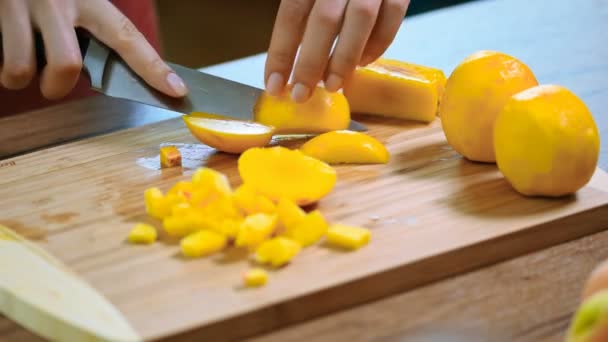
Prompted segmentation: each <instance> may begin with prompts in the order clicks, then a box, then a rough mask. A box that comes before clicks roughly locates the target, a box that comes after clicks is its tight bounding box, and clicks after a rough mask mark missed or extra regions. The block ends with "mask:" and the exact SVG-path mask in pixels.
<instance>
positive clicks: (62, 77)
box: [30, 1, 82, 99]
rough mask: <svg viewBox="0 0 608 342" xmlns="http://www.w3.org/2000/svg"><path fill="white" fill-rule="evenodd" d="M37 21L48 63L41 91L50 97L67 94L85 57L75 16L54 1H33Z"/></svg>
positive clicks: (43, 74) (32, 8) (33, 10)
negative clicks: (81, 51)
mask: <svg viewBox="0 0 608 342" xmlns="http://www.w3.org/2000/svg"><path fill="white" fill-rule="evenodd" d="M30 4H31V6H32V7H31V14H32V19H33V21H34V24H35V25H36V26H37V27H38V29H39V30H40V31H41V32H42V39H43V41H44V46H45V53H46V55H45V57H46V61H47V64H46V66H45V67H44V70H43V71H42V74H41V77H40V90H41V92H42V95H43V96H44V97H46V98H48V99H59V98H62V97H64V96H66V95H67V94H68V93H69V92H70V91H71V90H72V89H73V88H74V86H75V85H76V82H77V81H78V76H79V75H80V71H81V70H82V56H81V54H80V48H79V46H78V40H77V39H76V33H75V31H74V26H73V25H72V22H73V21H72V19H69V18H68V17H67V15H68V14H69V12H67V11H66V10H65V8H60V6H58V2H55V1H32V2H30Z"/></svg>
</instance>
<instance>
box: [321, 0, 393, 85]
mask: <svg viewBox="0 0 608 342" xmlns="http://www.w3.org/2000/svg"><path fill="white" fill-rule="evenodd" d="M380 3H381V2H380V1H377V0H350V1H349V3H348V8H347V10H346V17H345V20H344V24H343V26H342V31H341V32H340V38H339V40H338V43H337V45H336V48H335V49H334V52H333V55H332V57H331V60H330V64H329V68H328V70H327V78H326V80H325V87H326V88H327V90H329V91H332V92H335V91H338V90H339V89H340V88H341V87H342V85H343V83H344V80H345V79H346V78H348V77H349V76H350V75H351V74H352V72H353V71H354V70H355V68H356V67H357V64H358V63H359V61H360V60H361V55H362V53H363V50H364V48H365V45H366V43H367V41H368V38H369V36H370V34H371V32H372V29H373V28H374V24H375V23H376V17H377V16H378V11H379V9H380Z"/></svg>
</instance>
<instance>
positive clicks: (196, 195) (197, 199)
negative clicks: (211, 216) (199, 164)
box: [192, 167, 232, 206]
mask: <svg viewBox="0 0 608 342" xmlns="http://www.w3.org/2000/svg"><path fill="white" fill-rule="evenodd" d="M192 185H193V188H194V189H195V190H196V191H193V194H192V202H193V203H194V204H195V205H197V206H204V205H206V204H208V203H210V202H212V201H214V200H217V199H218V198H223V197H229V196H231V195H232V187H231V186H230V182H228V178H227V177H226V175H224V174H222V173H220V172H218V171H215V170H212V169H210V168H206V167H205V168H200V169H198V170H196V172H195V173H194V174H193V175H192Z"/></svg>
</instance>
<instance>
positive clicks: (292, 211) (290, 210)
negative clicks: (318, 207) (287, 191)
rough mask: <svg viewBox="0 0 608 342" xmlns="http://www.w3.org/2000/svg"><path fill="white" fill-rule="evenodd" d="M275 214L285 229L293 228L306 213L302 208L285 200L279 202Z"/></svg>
mask: <svg viewBox="0 0 608 342" xmlns="http://www.w3.org/2000/svg"><path fill="white" fill-rule="evenodd" d="M277 214H278V215H279V221H280V222H281V224H282V225H283V227H284V228H285V229H293V228H295V225H296V224H297V223H298V222H299V221H300V220H302V219H303V218H304V217H305V216H306V212H304V210H302V208H300V207H299V206H298V205H297V204H296V203H295V202H294V201H292V200H290V199H287V198H281V199H280V200H279V204H278V205H277Z"/></svg>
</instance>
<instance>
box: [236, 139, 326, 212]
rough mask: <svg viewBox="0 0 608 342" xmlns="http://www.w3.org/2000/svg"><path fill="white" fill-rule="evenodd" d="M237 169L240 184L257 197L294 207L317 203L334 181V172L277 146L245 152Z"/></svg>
mask: <svg viewBox="0 0 608 342" xmlns="http://www.w3.org/2000/svg"><path fill="white" fill-rule="evenodd" d="M238 168H239V173H240V175H241V178H242V180H243V182H244V183H245V184H247V185H248V186H251V187H252V188H254V189H255V191H257V192H258V193H260V194H261V195H263V196H266V197H268V198H269V199H271V200H273V201H278V200H280V199H281V198H285V199H289V200H291V201H293V202H295V203H297V204H298V205H306V204H311V203H314V202H317V201H318V200H319V199H321V198H322V197H324V196H325V195H327V194H328V193H329V192H330V191H331V190H332V189H333V187H334V185H335V183H336V181H337V175H336V171H335V170H334V169H333V168H332V167H331V166H329V165H328V164H326V163H324V162H322V161H320V160H318V159H316V158H312V157H309V156H306V155H305V154H303V153H302V152H300V151H294V150H289V149H287V148H285V147H281V146H276V147H270V148H253V149H250V150H248V151H246V152H245V153H243V154H242V155H241V157H240V158H239V161H238Z"/></svg>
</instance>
